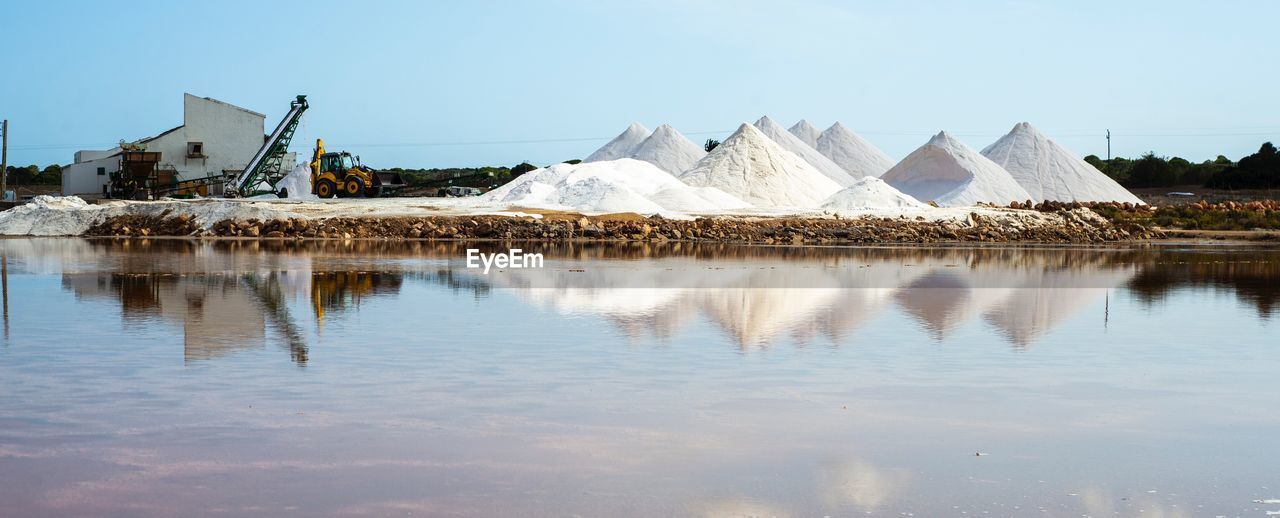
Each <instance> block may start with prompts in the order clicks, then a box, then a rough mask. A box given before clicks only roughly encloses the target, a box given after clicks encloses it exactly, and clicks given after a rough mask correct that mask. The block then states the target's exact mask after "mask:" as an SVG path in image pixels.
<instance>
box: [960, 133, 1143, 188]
mask: <svg viewBox="0 0 1280 518" xmlns="http://www.w3.org/2000/svg"><path fill="white" fill-rule="evenodd" d="M982 155H983V156H985V157H987V158H989V159H991V160H992V161H994V162H995V163H997V164H999V165H1000V166H1002V167H1004V169H1005V170H1006V171H1008V172H1009V174H1010V175H1013V179H1014V180H1017V182H1018V184H1019V185H1021V186H1022V187H1023V188H1025V189H1026V190H1027V192H1029V193H1031V199H1032V200H1033V201H1045V200H1052V201H1120V202H1125V201H1127V202H1130V203H1142V200H1140V199H1138V197H1137V196H1134V195H1133V193H1131V192H1129V191H1128V190H1127V189H1125V188H1124V187H1121V186H1120V184H1118V183H1116V181H1115V180H1112V179H1111V178H1110V177H1108V176H1107V175H1105V174H1103V173H1102V171H1099V170H1098V169H1097V168H1095V167H1093V166H1092V165H1089V163H1088V162H1085V161H1084V160H1082V159H1080V158H1078V157H1076V155H1074V154H1072V153H1071V152H1070V151H1067V150H1066V149H1064V148H1063V147H1062V146H1059V145H1058V143H1057V142H1054V141H1052V140H1049V138H1048V137H1046V136H1044V134H1042V133H1040V132H1039V131H1037V130H1036V129H1035V128H1033V127H1031V124H1029V123H1026V122H1020V123H1018V124H1017V125H1015V126H1014V127H1013V130H1011V131H1009V134H1007V135H1005V136H1003V137H1000V140H997V141H995V143H993V144H991V145H990V146H987V148H986V149H984V150H982Z"/></svg>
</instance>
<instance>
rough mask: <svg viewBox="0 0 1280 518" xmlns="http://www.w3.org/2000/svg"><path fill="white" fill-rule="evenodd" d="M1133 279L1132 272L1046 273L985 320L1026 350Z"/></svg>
mask: <svg viewBox="0 0 1280 518" xmlns="http://www.w3.org/2000/svg"><path fill="white" fill-rule="evenodd" d="M1133 275H1134V272H1133V271H1132V270H1128V269H1113V270H1104V269H1096V270H1094V269H1090V270H1068V271H1062V270H1046V271H1043V272H1039V273H1038V275H1036V276H1034V278H1033V279H1031V280H1030V281H1028V282H1026V283H1024V284H1023V285H1021V286H1019V287H1018V288H1017V289H1014V290H1013V292H1012V294H1011V295H1010V296H1009V298H1008V299H1007V300H1005V301H1003V302H1001V303H1000V304H999V305H997V306H995V307H993V308H991V309H990V310H988V311H987V312H986V313H985V314H984V315H983V316H984V318H985V320H986V321H987V323H989V324H991V325H992V326H995V328H996V329H998V330H1000V331H1001V332H1002V333H1003V334H1004V335H1005V337H1007V338H1008V339H1009V341H1010V342H1013V343H1014V344H1015V345H1017V346H1019V347H1026V346H1028V345H1030V344H1031V343H1032V342H1034V341H1035V340H1037V339H1038V338H1039V337H1040V336H1042V335H1044V334H1045V333H1047V332H1049V331H1050V330H1052V329H1053V328H1054V327H1057V326H1058V325H1059V324H1061V323H1062V322H1064V321H1066V320H1067V319H1069V318H1070V317H1072V316H1073V315H1075V314H1076V313H1079V312H1080V311H1081V310H1083V309H1084V308H1086V307H1088V306H1089V305H1090V304H1092V303H1094V302H1098V301H1099V300H1100V299H1103V298H1104V297H1106V295H1107V291H1109V290H1110V289H1111V288H1113V287H1116V286H1119V285H1121V284H1124V283H1125V282H1127V281H1128V280H1129V279H1131V278H1133Z"/></svg>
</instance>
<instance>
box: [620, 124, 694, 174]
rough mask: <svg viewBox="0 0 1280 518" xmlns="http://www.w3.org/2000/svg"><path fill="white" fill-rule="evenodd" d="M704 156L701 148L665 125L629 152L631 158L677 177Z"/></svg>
mask: <svg viewBox="0 0 1280 518" xmlns="http://www.w3.org/2000/svg"><path fill="white" fill-rule="evenodd" d="M706 155H707V152H706V151H704V150H703V149H702V147H700V146H698V145H697V144H694V143H693V142H691V141H690V140H689V139H687V138H685V136H684V135H681V134H680V132H679V131H676V129H675V128H673V127H671V126H669V125H667V124H663V125H661V126H658V129H656V130H654V131H653V134H652V135H649V138H647V139H644V142H641V143H640V145H639V146H637V147H636V149H635V151H632V152H631V158H634V159H636V160H644V161H645V162H648V163H650V164H653V165H656V166H658V169H661V170H663V171H666V172H668V173H671V174H672V175H679V174H680V173H683V172H685V171H687V170H689V168H690V167H693V164H695V163H697V161H698V160H699V159H701V158H702V157H704V156H706Z"/></svg>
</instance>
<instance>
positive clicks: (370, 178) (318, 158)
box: [311, 139, 405, 198]
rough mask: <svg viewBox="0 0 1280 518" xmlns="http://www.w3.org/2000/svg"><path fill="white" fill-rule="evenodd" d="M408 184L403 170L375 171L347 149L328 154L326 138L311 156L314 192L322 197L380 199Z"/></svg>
mask: <svg viewBox="0 0 1280 518" xmlns="http://www.w3.org/2000/svg"><path fill="white" fill-rule="evenodd" d="M404 186H405V183H404V179H403V178H401V177H400V174H399V173H394V172H387V171H375V170H373V169H372V168H369V167H367V166H365V165H364V164H361V163H360V157H358V156H352V154H351V153H348V152H346V151H339V152H335V153H326V152H325V150H324V140H321V139H316V148H315V152H314V153H313V154H312V157H311V192H313V193H315V195H316V196H319V197H321V198H332V197H334V196H341V197H348V198H358V197H360V196H365V197H368V198H376V197H378V196H381V195H382V194H383V193H384V192H388V191H391V190H394V189H399V188H402V187H404Z"/></svg>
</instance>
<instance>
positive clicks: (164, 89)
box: [0, 0, 1280, 167]
mask: <svg viewBox="0 0 1280 518" xmlns="http://www.w3.org/2000/svg"><path fill="white" fill-rule="evenodd" d="M0 13H2V15H0V46H2V47H3V49H4V50H3V51H2V52H0V57H2V60H3V65H0V66H3V67H4V68H3V70H4V74H3V80H0V117H3V118H7V119H9V120H10V125H11V128H10V139H9V145H10V151H9V162H10V163H11V164H30V163H37V164H49V163H62V164H65V163H69V162H71V161H72V155H73V153H74V152H75V151H76V150H77V149H106V148H110V147H112V146H114V145H115V143H116V142H118V141H119V140H121V139H126V140H136V139H139V138H143V137H147V136H150V135H154V134H156V133H159V132H161V131H164V130H167V129H169V128H172V127H174V126H177V125H179V124H181V122H182V120H181V119H182V94H183V93H184V92H190V93H192V94H195V95H199V96H203V97H212V98H215V99H219V100H222V101H226V102H229V103H232V104H236V105H239V106H243V107H245V108H248V109H251V110H254V111H258V112H261V113H264V114H266V115H267V121H266V126H267V127H266V128H265V131H267V132H269V131H270V130H271V129H272V128H274V127H275V125H276V124H277V123H278V122H279V120H280V118H281V117H283V115H284V114H285V112H287V111H288V108H289V101H290V100H292V99H293V97H294V96H295V95H297V94H306V95H307V96H308V100H309V101H310V104H311V108H310V109H309V110H308V111H307V113H306V114H305V116H304V117H303V122H302V124H301V126H300V129H299V132H298V135H297V136H296V137H295V139H294V143H293V146H292V149H293V150H295V151H299V152H301V153H303V154H309V152H310V151H309V150H310V148H311V146H312V144H313V143H314V140H315V138H317V137H321V138H324V139H325V143H326V147H327V148H329V149H330V150H337V149H345V150H347V151H351V152H353V153H355V154H359V155H361V156H362V157H363V159H364V161H365V162H366V163H369V164H371V165H373V166H375V167H397V166H398V167H469V166H481V165H513V164H516V163H519V162H521V161H530V162H533V163H535V164H539V165H542V164H548V163H554V162H558V161H562V160H567V159H572V158H581V157H584V156H586V155H587V154H589V153H590V152H591V151H593V150H594V149H595V148H597V147H599V146H600V145H602V144H604V143H605V142H607V141H608V140H609V139H610V138H612V137H613V136H614V135H616V134H617V133H619V132H620V131H622V130H623V129H624V128H625V127H626V126H627V125H628V124H629V123H631V122H632V121H638V122H641V123H642V124H645V125H646V126H648V127H650V128H655V127H657V126H658V125H660V124H663V123H667V124H671V125H672V126H674V127H675V128H676V129H678V130H680V131H681V132H683V133H685V135H687V136H688V137H689V138H690V139H691V140H694V141H695V142H698V143H701V142H702V141H704V140H705V139H707V138H717V139H723V138H725V137H726V136H728V134H729V133H731V132H732V131H733V130H734V129H735V128H737V126H738V125H739V124H741V123H742V122H750V121H754V120H756V119H757V118H759V117H760V116H761V115H769V116H771V117H773V118H774V119H775V120H777V121H779V122H781V123H783V124H784V125H787V126H790V125H791V124H792V123H793V122H795V121H796V120H799V119H801V118H804V119H807V120H809V121H810V122H811V123H813V124H814V125H815V126H817V127H819V128H820V129H821V128H825V127H826V126H829V125H830V124H832V123H833V122H836V121H840V122H842V123H844V124H845V125H846V126H848V127H849V128H851V129H853V130H854V131H855V132H857V133H859V134H861V135H862V136H863V137H865V138H867V139H868V140H870V141H871V142H872V143H874V144H876V145H877V146H879V147H880V148H881V149H883V150H884V151H885V152H886V153H888V154H889V155H890V156H892V157H894V158H901V157H903V156H905V155H906V154H908V153H910V152H911V150H913V149H915V148H916V147H918V146H920V145H921V144H923V143H924V142H926V141H927V140H928V138H929V136H930V135H932V134H935V133H937V132H938V131H939V130H947V131H948V132H951V133H952V134H954V135H956V136H957V137H959V138H960V139H961V140H963V141H964V142H965V143H967V144H968V145H970V146H971V147H974V148H975V149H981V148H983V147H985V146H986V145H988V144H990V143H991V142H992V141H994V140H996V139H997V138H999V137H1000V136H1001V135H1003V134H1004V133H1005V132H1007V131H1009V129H1011V128H1012V127H1013V125H1014V124H1015V123H1017V122H1020V121H1029V122H1031V123H1032V124H1033V125H1034V126H1036V127H1037V128H1039V129H1040V130H1041V131H1042V132H1044V133H1046V134H1047V135H1049V136H1050V137H1051V138H1053V139H1055V140H1056V141H1058V142H1059V143H1060V144H1062V145H1064V146H1065V147H1067V148H1068V149H1070V150H1072V151H1074V152H1075V153H1077V154H1079V155H1082V156H1083V155H1087V154H1097V155H1100V156H1105V155H1106V152H1107V141H1106V139H1105V133H1106V131H1107V130H1108V129H1110V130H1111V133H1112V154H1113V155H1115V156H1137V155H1140V154H1142V153H1144V152H1147V151H1154V152H1155V153H1157V154H1159V155H1166V156H1182V157H1184V158H1187V159H1190V160H1194V161H1200V160H1206V159H1211V158H1214V157H1216V156H1218V155H1219V154H1224V155H1226V156H1228V157H1230V158H1232V159H1238V158H1240V157H1241V156H1244V155H1247V154H1250V153H1252V152H1254V151H1256V150H1257V148H1258V147H1259V145H1260V144H1261V143H1262V142H1264V141H1268V140H1272V141H1280V104H1278V103H1276V102H1275V92H1276V91H1277V90H1276V86H1277V84H1280V67H1277V66H1276V64H1275V63H1276V62H1275V59H1276V56H1277V54H1278V52H1277V51H1280V37H1276V36H1275V23H1276V20H1277V19H1280V2H1271V1H1262V0H1259V1H1252V2H1247V1H1230V0H1224V1H1219V2H1201V1H1194V2H1193V1H1160V2H1156V1H1132V2H1109V1H1087V0H1079V1H1060V2H1047V1H1044V2H1036V1H969V2H943V1H937V2H928V1H902V2H874V1H866V2H862V1H835V0H831V1H828V0H791V1H787V2H773V1H763V0H669V1H668V0H654V1H627V2H621V1H618V2H614V1H606V0H544V1H539V2H515V1H512V2H504V1H472V2H443V1H440V2H430V1H428V2H421V1H416V0H395V1H393V0H385V1H379V0H369V1H365V2H358V3H357V2H351V3H342V2H329V1H309V2H287V1H271V2H262V1H256V2H239V1H227V2H216V3H204V2H202V3H188V2H151V1H132V2H129V4H128V8H122V7H120V5H119V4H116V3H111V2H74V1H71V0H67V1H59V2H18V1H16V0H0Z"/></svg>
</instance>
